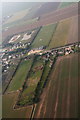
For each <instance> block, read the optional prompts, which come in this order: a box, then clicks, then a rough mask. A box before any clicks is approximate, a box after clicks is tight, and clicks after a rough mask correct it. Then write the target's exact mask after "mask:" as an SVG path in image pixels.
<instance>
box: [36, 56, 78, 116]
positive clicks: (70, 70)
mask: <svg viewBox="0 0 80 120" xmlns="http://www.w3.org/2000/svg"><path fill="white" fill-rule="evenodd" d="M77 61H78V54H72V55H67V56H61V57H59V58H58V59H57V61H56V63H55V66H54V67H53V68H52V71H51V73H50V75H49V78H48V82H47V85H46V87H45V89H44V92H43V94H42V95H41V101H40V102H39V103H38V104H37V105H36V109H35V113H34V118H71V117H72V118H77V117H78V62H77Z"/></svg>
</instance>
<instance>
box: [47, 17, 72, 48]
mask: <svg viewBox="0 0 80 120" xmlns="http://www.w3.org/2000/svg"><path fill="white" fill-rule="evenodd" d="M71 21H72V19H66V20H63V21H61V22H59V24H58V26H57V28H56V31H55V33H54V35H53V38H52V40H51V42H50V44H49V47H48V48H49V49H50V48H55V47H60V46H64V45H66V44H67V39H68V35H69V29H70V24H71Z"/></svg>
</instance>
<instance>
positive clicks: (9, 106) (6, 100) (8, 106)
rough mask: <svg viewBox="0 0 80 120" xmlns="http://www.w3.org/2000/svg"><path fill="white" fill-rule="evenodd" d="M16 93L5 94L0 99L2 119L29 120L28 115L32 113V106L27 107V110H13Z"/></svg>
mask: <svg viewBox="0 0 80 120" xmlns="http://www.w3.org/2000/svg"><path fill="white" fill-rule="evenodd" d="M18 94H19V93H18V92H14V93H11V94H5V95H4V96H3V98H2V101H3V104H2V110H3V111H2V116H3V118H30V114H31V111H32V106H28V107H27V108H22V109H17V110H15V109H13V107H14V104H15V102H16V100H17V97H18Z"/></svg>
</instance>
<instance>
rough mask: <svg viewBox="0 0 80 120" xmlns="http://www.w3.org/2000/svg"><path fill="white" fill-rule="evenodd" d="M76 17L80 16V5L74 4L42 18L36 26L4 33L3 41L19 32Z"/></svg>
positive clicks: (13, 29) (12, 29) (31, 25)
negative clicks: (79, 6) (79, 14)
mask: <svg viewBox="0 0 80 120" xmlns="http://www.w3.org/2000/svg"><path fill="white" fill-rule="evenodd" d="M76 15H78V4H74V5H72V6H69V7H67V8H64V9H61V10H57V11H56V12H53V13H50V14H48V15H45V16H42V17H41V19H40V20H39V21H37V22H35V23H34V24H30V25H27V26H23V27H21V26H20V27H17V28H11V29H9V30H7V31H6V32H4V33H3V40H4V39H5V38H6V37H7V36H9V35H12V34H16V33H18V32H22V31H26V30H30V29H33V28H36V27H39V26H44V25H47V24H50V23H55V22H58V21H60V20H63V19H66V18H69V17H72V16H76Z"/></svg>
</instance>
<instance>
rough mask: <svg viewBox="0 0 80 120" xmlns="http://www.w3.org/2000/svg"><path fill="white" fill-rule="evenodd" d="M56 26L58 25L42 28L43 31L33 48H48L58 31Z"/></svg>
mask: <svg viewBox="0 0 80 120" xmlns="http://www.w3.org/2000/svg"><path fill="white" fill-rule="evenodd" d="M56 25H57V24H50V25H47V26H44V27H42V29H41V30H40V32H39V33H38V35H37V37H36V38H35V40H34V42H33V44H32V48H38V47H41V46H48V44H49V42H50V40H51V38H52V35H53V32H54V31H55V29H56Z"/></svg>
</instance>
